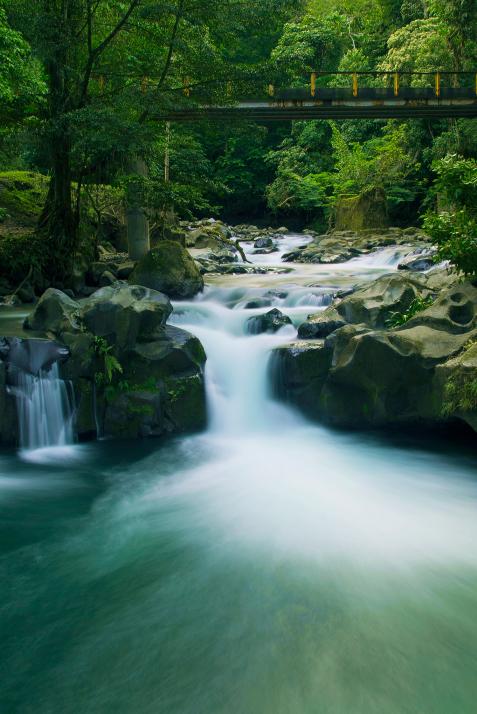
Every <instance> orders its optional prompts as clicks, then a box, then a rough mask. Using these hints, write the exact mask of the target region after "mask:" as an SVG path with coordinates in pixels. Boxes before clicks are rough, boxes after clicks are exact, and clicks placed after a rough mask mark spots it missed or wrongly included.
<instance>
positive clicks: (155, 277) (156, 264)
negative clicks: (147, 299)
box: [129, 241, 204, 299]
mask: <svg viewBox="0 0 477 714" xmlns="http://www.w3.org/2000/svg"><path fill="white" fill-rule="evenodd" d="M129 283H130V284H132V285H143V286H144V287H146V288H151V289H152V290H157V291H159V292H163V293H165V294H166V295H168V296H169V297H170V298H174V299H181V298H182V299H188V298H191V297H194V295H196V294H197V293H198V292H200V291H201V290H202V289H203V287H204V279H203V278H202V276H201V274H200V272H199V270H198V268H197V266H196V264H195V261H194V260H193V259H192V258H191V257H190V255H189V253H188V252H187V251H186V249H185V248H183V247H182V246H181V245H180V244H179V243H176V242H174V241H161V242H160V243H159V244H158V245H157V246H156V248H153V249H152V250H151V251H149V253H148V254H147V255H145V256H144V257H143V258H141V260H140V261H139V262H138V264H137V265H136V267H135V268H134V270H133V272H132V273H131V275H130V277H129Z"/></svg>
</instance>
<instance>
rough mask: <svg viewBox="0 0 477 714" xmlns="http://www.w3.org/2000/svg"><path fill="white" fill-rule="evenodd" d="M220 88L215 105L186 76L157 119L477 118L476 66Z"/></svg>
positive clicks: (338, 75)
mask: <svg viewBox="0 0 477 714" xmlns="http://www.w3.org/2000/svg"><path fill="white" fill-rule="evenodd" d="M370 80H371V82H370ZM370 84H371V86H369V85H370ZM416 84H417V85H422V86H416ZM336 85H339V86H336ZM222 89H223V91H222V92H221V93H220V92H216V96H217V94H219V96H220V101H218V100H216V101H214V102H213V103H211V102H210V100H209V101H207V100H206V101H204V99H203V98H201V92H200V88H199V86H198V85H197V86H194V84H193V83H192V82H190V81H189V80H187V79H186V80H184V83H183V86H182V88H181V94H182V96H181V97H180V99H179V100H178V102H177V104H176V106H174V107H173V108H171V109H169V110H167V111H164V112H161V113H160V114H158V115H156V118H157V119H159V120H163V121H173V122H185V121H197V120H202V119H208V120H211V119H212V120H216V121H224V120H230V119H232V120H233V119H248V120H254V121H290V120H307V119H426V118H429V119H444V118H476V117H477V70H476V71H472V72H334V73H329V72H312V73H311V75H310V77H309V78H308V81H307V83H306V86H303V85H302V86H299V87H294V88H281V87H279V86H277V85H276V84H273V83H270V84H267V85H265V86H261V87H260V89H259V91H254V92H253V93H250V92H249V93H248V94H247V93H246V94H245V95H244V96H240V95H239V91H238V88H237V86H235V84H234V83H233V82H226V83H222Z"/></svg>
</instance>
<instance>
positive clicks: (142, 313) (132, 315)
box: [80, 244, 178, 349]
mask: <svg viewBox="0 0 477 714" xmlns="http://www.w3.org/2000/svg"><path fill="white" fill-rule="evenodd" d="M177 245H178V244H177ZM171 312H172V306H171V304H170V302H169V300H168V298H167V297H166V296H165V295H163V294H162V293H159V292H157V291H155V290H150V289H148V288H145V287H142V286H139V285H126V284H124V283H116V284H115V285H113V286H110V287H105V288H101V289H100V290H97V291H96V292H95V293H94V295H92V296H91V297H90V298H88V299H87V300H85V301H84V302H83V304H82V306H81V310H80V319H81V322H82V324H83V325H84V326H85V328H86V329H87V330H88V331H89V332H91V333H92V334H93V335H96V336H98V337H104V338H105V339H107V341H108V342H109V343H110V344H113V345H116V346H117V347H118V348H120V349H122V348H124V347H126V346H131V345H134V344H136V342H145V341H152V340H155V339H157V338H158V337H161V336H162V335H163V332H164V327H165V324H166V320H167V318H168V317H169V315H170V314H171Z"/></svg>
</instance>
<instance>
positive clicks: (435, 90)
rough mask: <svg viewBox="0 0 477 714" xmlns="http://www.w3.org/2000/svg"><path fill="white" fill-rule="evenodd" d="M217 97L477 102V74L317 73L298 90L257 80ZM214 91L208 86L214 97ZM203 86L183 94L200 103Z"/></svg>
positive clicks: (226, 84) (233, 83) (217, 85)
mask: <svg viewBox="0 0 477 714" xmlns="http://www.w3.org/2000/svg"><path fill="white" fill-rule="evenodd" d="M213 85H214V88H213V93H214V95H215V97H220V98H221V99H222V100H223V101H224V102H225V103H233V101H234V100H235V101H237V99H238V98H240V100H241V101H254V100H255V101H264V100H267V99H268V101H285V102H286V101H305V100H307V99H308V100H310V101H311V100H313V99H315V100H324V101H326V100H333V99H336V100H340V99H341V100H348V99H349V100H352V99H353V98H354V99H363V100H366V99H370V100H373V99H376V100H380V99H388V100H389V99H392V98H396V99H398V98H399V99H404V100H406V99H409V100H412V99H416V98H419V99H459V98H469V97H474V96H475V97H476V98H477V71H467V72H449V71H442V72H441V71H438V72H410V71H356V72H353V71H347V72H325V71H317V72H311V74H310V75H309V76H308V77H307V78H304V79H303V82H302V83H300V82H297V83H296V85H298V86H294V87H289V86H283V85H282V84H281V83H280V82H277V81H269V82H264V81H263V80H257V79H244V80H242V81H241V80H237V79H234V80H229V81H224V80H218V81H217V82H214V83H213ZM211 89H212V87H211V85H209V86H208V90H207V92H208V93H209V96H210V91H211ZM207 92H204V87H203V86H200V85H198V86H195V85H194V83H193V82H191V81H190V80H189V79H188V78H185V79H184V81H183V87H182V94H183V95H184V97H187V98H189V99H192V100H196V101H198V102H199V103H200V101H201V99H202V96H203V95H204V94H205V93H207Z"/></svg>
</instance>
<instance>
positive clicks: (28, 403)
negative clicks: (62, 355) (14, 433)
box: [15, 362, 74, 449]
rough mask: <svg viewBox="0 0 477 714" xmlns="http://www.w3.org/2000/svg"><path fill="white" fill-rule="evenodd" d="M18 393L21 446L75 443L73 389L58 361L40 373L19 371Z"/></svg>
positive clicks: (16, 392)
mask: <svg viewBox="0 0 477 714" xmlns="http://www.w3.org/2000/svg"><path fill="white" fill-rule="evenodd" d="M16 381H17V385H16V390H15V396H16V401H17V411H18V427H19V436H20V446H21V447H22V448H23V449H42V448H44V447H47V446H66V445H67V444H72V443H73V440H74V438H73V408H72V390H71V389H69V388H68V387H69V386H70V385H69V384H68V383H67V382H65V381H64V380H62V379H61V378H60V374H59V369H58V363H56V362H55V363H54V364H52V365H51V367H50V368H49V369H48V370H43V369H41V370H40V371H39V372H38V373H37V374H30V373H28V372H23V371H18V375H17V380H16Z"/></svg>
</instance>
